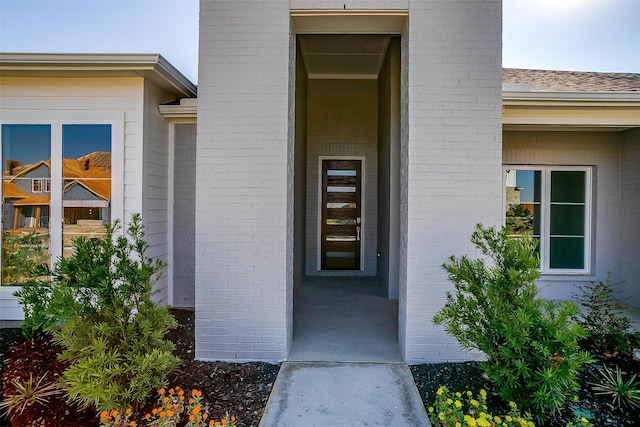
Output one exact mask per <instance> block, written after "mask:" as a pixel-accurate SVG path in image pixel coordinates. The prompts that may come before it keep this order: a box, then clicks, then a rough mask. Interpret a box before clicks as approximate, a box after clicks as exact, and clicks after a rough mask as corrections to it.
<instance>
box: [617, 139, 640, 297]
mask: <svg viewBox="0 0 640 427" xmlns="http://www.w3.org/2000/svg"><path fill="white" fill-rule="evenodd" d="M620 159H621V171H620V172H621V173H620V234H619V236H620V268H619V269H618V274H617V276H618V277H619V278H620V279H622V280H624V283H623V284H622V285H621V289H622V290H624V293H625V296H626V297H629V299H628V300H627V301H626V303H628V304H630V305H633V306H635V307H639V308H640V262H638V260H640V219H638V218H639V217H638V212H640V129H633V130H628V131H626V132H624V133H623V134H622V149H621V153H620Z"/></svg>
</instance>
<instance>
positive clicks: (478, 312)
mask: <svg viewBox="0 0 640 427" xmlns="http://www.w3.org/2000/svg"><path fill="white" fill-rule="evenodd" d="M471 242H472V243H473V244H474V245H475V246H476V247H477V248H478V249H479V250H480V251H481V252H482V254H483V255H484V258H483V259H470V258H469V257H467V256H462V257H460V258H456V257H455V256H452V257H451V258H450V259H449V261H448V262H447V263H445V264H444V265H443V267H444V269H445V270H446V271H447V273H448V276H449V280H451V281H452V282H453V284H454V288H455V291H454V293H453V294H452V293H450V292H447V297H446V299H447V301H446V304H445V306H444V307H443V308H442V309H441V310H440V311H439V312H438V313H437V314H436V316H435V317H434V322H435V323H436V324H444V325H445V329H446V331H447V332H448V333H450V334H451V335H453V336H454V337H455V338H457V339H458V341H459V342H460V344H461V345H462V346H463V347H464V348H466V349H477V350H480V351H482V352H483V353H485V354H486V356H487V358H488V360H486V361H484V362H483V363H482V366H483V368H484V370H485V372H486V373H487V375H488V376H489V378H490V380H491V381H492V383H493V384H494V386H495V388H496V391H497V392H498V394H499V395H500V396H501V397H502V398H503V399H505V400H506V401H514V402H516V403H518V406H519V407H520V408H522V409H523V410H524V411H527V412H530V413H532V414H534V415H535V417H536V419H537V420H538V421H542V420H544V419H545V418H546V415H548V414H550V413H553V412H555V411H558V410H559V409H561V408H562V407H563V406H564V404H565V402H567V401H568V400H569V399H570V398H571V396H573V394H574V393H575V391H576V390H578V383H577V376H578V372H579V370H580V369H581V367H582V366H583V365H584V363H586V362H588V361H589V355H588V354H587V353H584V352H581V351H580V350H579V347H578V339H580V338H583V337H585V336H586V334H585V331H584V329H583V328H582V327H581V326H580V325H578V324H576V323H575V322H573V321H572V320H571V318H572V316H575V315H576V312H577V308H576V306H575V305H574V304H572V303H570V302H560V303H553V302H549V301H545V300H543V299H542V298H540V297H538V290H537V287H536V285H535V283H534V281H535V280H536V279H537V278H538V277H539V273H538V266H539V260H538V256H537V255H536V252H535V242H534V240H533V239H532V238H531V237H530V236H529V235H523V236H521V237H519V238H517V239H513V238H509V237H508V234H507V230H506V229H504V228H503V229H502V230H496V229H495V228H483V227H482V226H481V225H478V226H477V228H476V230H475V231H474V233H473V234H472V237H471Z"/></svg>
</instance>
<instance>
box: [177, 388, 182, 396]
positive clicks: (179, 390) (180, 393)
mask: <svg viewBox="0 0 640 427" xmlns="http://www.w3.org/2000/svg"><path fill="white" fill-rule="evenodd" d="M176 390H178V396H182V395H183V394H184V390H182V389H181V388H180V387H176Z"/></svg>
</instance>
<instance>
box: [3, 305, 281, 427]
mask: <svg viewBox="0 0 640 427" xmlns="http://www.w3.org/2000/svg"><path fill="white" fill-rule="evenodd" d="M171 312H172V314H173V315H174V316H175V317H176V319H177V320H178V325H179V326H178V327H177V328H176V329H174V330H172V331H171V332H170V333H169V338H170V339H171V341H173V343H174V344H175V346H176V351H175V354H176V355H177V356H178V357H179V358H180V365H179V366H178V368H177V369H176V370H175V371H174V372H172V373H171V374H170V375H169V377H168V379H169V383H170V385H171V386H180V387H182V388H183V389H184V390H188V391H190V390H192V389H198V390H200V391H201V392H202V398H203V402H204V405H205V406H206V408H207V410H208V413H209V415H210V417H212V418H214V419H217V420H219V419H220V418H222V417H224V415H225V414H226V413H229V415H233V416H235V417H236V420H237V421H236V425H237V426H239V427H240V426H242V427H249V426H257V425H258V423H259V422H260V417H261V416H262V412H263V410H264V407H265V405H266V403H267V399H268V397H269V393H270V392H271V388H272V386H273V383H274V381H275V379H276V376H277V375H278V370H279V366H277V365H271V364H268V363H257V362H256V363H224V362H200V361H196V360H194V353H195V347H194V313H193V312H192V311H189V310H177V309H173V310H171ZM21 341H22V342H21ZM17 342H21V343H20V344H18V345H16V346H14V344H15V343H17ZM11 346H14V350H13V353H11V355H9V354H8V351H5V349H8V348H9V347H11ZM0 350H2V354H1V356H2V365H3V366H4V380H3V391H8V392H9V393H12V386H11V384H10V382H11V379H14V378H21V379H28V378H29V375H30V374H32V375H34V378H36V377H37V376H39V375H44V374H45V373H47V372H48V373H47V379H54V378H57V377H58V376H59V375H60V373H61V372H62V370H63V369H64V367H65V366H66V365H65V364H63V363H60V362H58V361H57V358H56V356H57V354H58V353H59V352H60V350H61V349H60V348H59V347H57V346H55V345H53V344H51V342H50V341H49V339H48V337H47V336H43V337H40V338H37V339H36V340H35V341H26V342H25V341H24V340H22V339H20V336H19V330H16V329H0ZM151 400H154V399H151ZM153 403H155V402H150V403H149V405H148V406H147V407H145V408H142V409H141V410H140V411H139V412H140V418H142V417H143V416H144V413H145V412H147V411H149V410H150V409H151V407H152V406H151V405H152V404H153ZM38 420H41V421H38ZM30 423H35V424H33V425H37V426H40V425H44V426H46V427H91V426H98V424H99V421H98V418H97V417H96V413H95V411H93V410H86V411H81V410H79V409H78V408H74V407H71V406H69V405H68V404H67V403H66V402H65V400H64V399H63V398H62V397H61V396H60V397H52V398H50V400H49V403H48V404H46V405H39V404H34V405H31V406H29V407H27V409H26V410H25V411H24V412H23V415H22V416H20V417H19V418H18V419H16V420H14V423H13V424H12V425H13V426H20V427H23V426H29V425H32V424H30ZM0 425H8V422H7V420H6V419H0Z"/></svg>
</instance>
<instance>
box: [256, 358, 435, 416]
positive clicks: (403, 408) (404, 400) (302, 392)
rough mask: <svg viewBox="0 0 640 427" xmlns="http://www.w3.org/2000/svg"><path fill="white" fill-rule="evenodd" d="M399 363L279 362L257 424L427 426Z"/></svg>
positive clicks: (411, 383) (408, 374) (406, 372)
mask: <svg viewBox="0 0 640 427" xmlns="http://www.w3.org/2000/svg"><path fill="white" fill-rule="evenodd" d="M430 425H431V424H430V423H429V420H428V417H427V413H426V411H425V409H424V406H423V404H422V400H421V399H420V396H419V394H418V390H417V389H416V386H415V383H414V381H413V377H412V376H411V372H410V371H409V367H408V366H407V365H406V364H404V363H334V362H284V363H283V364H282V368H281V369H280V373H279V374H278V378H277V380H276V383H275V384H274V386H273V390H272V391H271V396H270V398H269V402H268V403H267V407H266V409H265V413H264V415H263V417H262V420H261V421H260V427H321V426H332V427H336V426H349V427H360V426H391V427H414V426H415V427H423V426H424V427H429V426H430Z"/></svg>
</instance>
